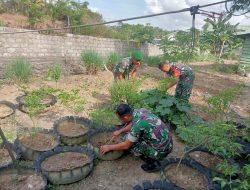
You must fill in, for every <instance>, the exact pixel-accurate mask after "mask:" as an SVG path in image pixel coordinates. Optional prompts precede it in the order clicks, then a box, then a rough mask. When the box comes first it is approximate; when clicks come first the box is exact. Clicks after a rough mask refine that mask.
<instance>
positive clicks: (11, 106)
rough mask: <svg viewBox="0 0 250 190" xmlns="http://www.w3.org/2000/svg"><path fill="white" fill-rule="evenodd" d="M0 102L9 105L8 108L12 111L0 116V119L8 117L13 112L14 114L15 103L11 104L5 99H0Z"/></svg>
mask: <svg viewBox="0 0 250 190" xmlns="http://www.w3.org/2000/svg"><path fill="white" fill-rule="evenodd" d="M1 104H2V105H5V106H7V107H9V108H10V109H12V112H11V113H10V114H8V115H6V116H0V119H5V118H7V117H10V116H12V115H13V114H15V112H16V106H15V104H13V103H11V102H8V101H5V100H3V101H0V105H1Z"/></svg>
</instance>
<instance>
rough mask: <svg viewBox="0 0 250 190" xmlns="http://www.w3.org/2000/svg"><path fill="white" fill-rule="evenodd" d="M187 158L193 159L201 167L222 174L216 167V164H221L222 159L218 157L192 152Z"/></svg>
mask: <svg viewBox="0 0 250 190" xmlns="http://www.w3.org/2000/svg"><path fill="white" fill-rule="evenodd" d="M189 156H190V157H191V158H193V159H194V160H195V161H197V162H199V163H200V164H202V165H203V166H205V167H207V168H209V169H211V170H213V171H217V172H222V171H220V170H219V169H218V168H216V166H217V165H218V164H221V163H223V159H222V158H219V157H218V156H215V155H211V154H209V153H207V152H201V151H194V152H191V153H189Z"/></svg>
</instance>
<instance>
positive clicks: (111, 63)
mask: <svg viewBox="0 0 250 190" xmlns="http://www.w3.org/2000/svg"><path fill="white" fill-rule="evenodd" d="M120 61H121V56H120V55H119V54H117V53H115V52H114V53H110V54H109V55H108V57H107V62H106V66H107V68H108V69H109V70H110V71H113V70H114V67H115V65H116V64H117V63H119V62H120Z"/></svg>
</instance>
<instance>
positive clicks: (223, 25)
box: [200, 14, 239, 58]
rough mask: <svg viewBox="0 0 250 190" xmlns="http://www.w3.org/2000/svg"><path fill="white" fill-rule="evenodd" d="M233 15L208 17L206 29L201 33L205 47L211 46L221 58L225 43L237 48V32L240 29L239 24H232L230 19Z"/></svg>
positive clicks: (229, 46) (213, 51) (231, 47)
mask: <svg viewBox="0 0 250 190" xmlns="http://www.w3.org/2000/svg"><path fill="white" fill-rule="evenodd" d="M231 17H232V15H231V14H229V15H221V16H219V17H218V18H206V19H205V22H206V24H205V26H204V27H203V29H204V31H203V33H202V35H201V39H200V41H201V42H202V43H201V44H203V45H202V47H203V49H206V48H209V47H210V50H211V52H212V53H213V54H215V55H217V56H218V57H219V58H220V57H221V55H222V54H223V51H224V48H225V45H227V46H228V48H229V49H233V48H235V43H236V42H238V41H237V40H236V37H235V34H236V32H237V31H238V30H237V26H238V25H239V23H238V24H236V25H231V24H230V23H229V22H228V21H229V20H230V19H231ZM210 27H211V28H210Z"/></svg>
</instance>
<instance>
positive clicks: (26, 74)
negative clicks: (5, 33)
mask: <svg viewBox="0 0 250 190" xmlns="http://www.w3.org/2000/svg"><path fill="white" fill-rule="evenodd" d="M5 72H6V73H5V74H6V77H7V78H8V79H11V80H13V81H15V82H17V83H27V82H28V81H29V80H30V79H31V77H32V68H31V66H30V63H29V62H28V61H27V60H26V59H24V58H16V59H14V60H13V61H11V63H9V64H8V66H7V68H6V71H5Z"/></svg>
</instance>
